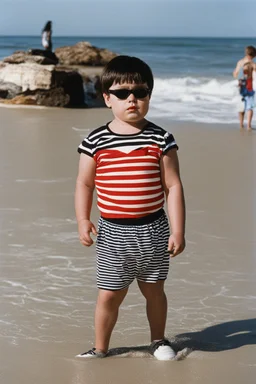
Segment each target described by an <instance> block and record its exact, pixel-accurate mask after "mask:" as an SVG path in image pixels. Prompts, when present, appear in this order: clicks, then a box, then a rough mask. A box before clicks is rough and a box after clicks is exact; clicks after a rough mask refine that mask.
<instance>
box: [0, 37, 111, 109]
mask: <svg viewBox="0 0 256 384" xmlns="http://www.w3.org/2000/svg"><path fill="white" fill-rule="evenodd" d="M115 56H117V55H116V54H115V53H113V52H110V51H108V50H106V49H100V48H96V47H93V46H92V45H91V44H90V43H88V42H80V43H77V44H76V45H74V46H72V47H62V48H58V49H56V51H55V53H53V52H48V51H44V50H40V49H31V50H29V51H28V52H24V51H16V52H14V53H13V55H11V56H9V57H6V58H5V59H4V60H3V62H0V99H1V100H0V102H4V103H8V104H30V105H45V106H55V107H56V106H57V107H83V106H89V107H95V106H104V102H103V99H102V95H101V89H100V82H99V76H100V74H101V71H102V66H103V65H105V64H106V63H107V62H108V61H109V60H111V59H112V58H113V57H115ZM92 68H94V69H92Z"/></svg>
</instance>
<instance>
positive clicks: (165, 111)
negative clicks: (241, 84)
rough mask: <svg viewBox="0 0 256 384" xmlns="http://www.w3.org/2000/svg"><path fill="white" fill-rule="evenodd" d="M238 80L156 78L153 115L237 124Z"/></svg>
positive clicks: (151, 112)
mask: <svg viewBox="0 0 256 384" xmlns="http://www.w3.org/2000/svg"><path fill="white" fill-rule="evenodd" d="M239 100H240V96H239V92H238V86H237V80H225V79H223V80H220V79H215V78H199V77H198V78H197V77H183V78H166V79H161V78H156V79H155V86H154V91H153V94H152V100H151V109H150V113H149V116H150V117H151V116H152V117H163V118H170V119H172V120H178V121H179V120H183V121H184V120H185V121H195V122H203V123H223V122H224V123H225V124H232V123H236V122H237V120H238V118H237V105H238V103H239Z"/></svg>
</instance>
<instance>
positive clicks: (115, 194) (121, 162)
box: [78, 122, 178, 219]
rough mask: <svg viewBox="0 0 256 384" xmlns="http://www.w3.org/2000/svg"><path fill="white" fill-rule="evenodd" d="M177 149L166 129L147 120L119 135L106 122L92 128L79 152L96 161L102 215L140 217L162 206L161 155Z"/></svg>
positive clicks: (105, 216)
mask: <svg viewBox="0 0 256 384" xmlns="http://www.w3.org/2000/svg"><path fill="white" fill-rule="evenodd" d="M173 148H178V146H177V144H176V142H175V140H174V137H173V135H172V134H170V133H169V132H167V131H165V130H164V129H162V128H160V127H158V126H157V125H155V124H153V123H151V122H148V124H147V125H146V126H145V127H144V129H143V130H142V131H140V132H139V133H137V134H131V135H127V134H126V135H120V134H116V133H114V132H112V131H111V130H110V129H109V127H108V125H105V126H102V127H100V128H97V129H95V130H93V131H92V132H91V133H90V134H89V135H88V136H87V137H86V138H85V139H84V140H83V141H82V143H81V144H80V145H79V147H78V152H79V153H84V154H86V155H88V156H91V157H93V159H94V160H95V162H96V176H95V186H96V190H97V200H98V208H99V210H100V213H101V216H102V217H104V218H115V219H119V218H120V219H121V218H122V219H124V218H125V219H126V218H127V219H128V218H140V217H144V216H147V215H149V214H151V213H154V212H157V211H158V210H159V209H161V208H162V207H163V205H164V190H163V186H162V183H161V175H160V158H161V156H162V155H163V154H165V153H167V152H168V151H169V150H170V149H173Z"/></svg>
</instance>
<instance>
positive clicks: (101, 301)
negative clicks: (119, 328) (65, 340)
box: [95, 288, 128, 353]
mask: <svg viewBox="0 0 256 384" xmlns="http://www.w3.org/2000/svg"><path fill="white" fill-rule="evenodd" d="M127 292H128V288H126V289H121V290H118V291H106V290H104V289H99V294H98V299H97V304H96V311H95V348H96V350H99V351H102V352H105V353H106V352H107V351H108V346H109V341H110V337H111V333H112V331H113V328H114V326H115V324H116V321H117V317H118V310H119V306H120V304H121V303H122V301H123V299H124V298H125V296H126V294H127Z"/></svg>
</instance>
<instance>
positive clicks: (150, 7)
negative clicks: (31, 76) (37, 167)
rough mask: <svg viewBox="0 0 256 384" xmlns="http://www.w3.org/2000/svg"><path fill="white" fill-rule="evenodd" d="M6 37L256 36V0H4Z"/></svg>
mask: <svg viewBox="0 0 256 384" xmlns="http://www.w3.org/2000/svg"><path fill="white" fill-rule="evenodd" d="M0 9H1V12H0V35H39V34H40V32H41V29H42V27H43V25H44V23H45V21H47V20H52V21H53V33H54V34H55V35H56V36H71V35H73V36H74V35H78V36H205V37H207V36H217V37H220V36H227V37H234V36H238V37H254V36H255V37H256V19H255V18H256V16H255V15H256V0H239V1H237V0H0Z"/></svg>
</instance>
